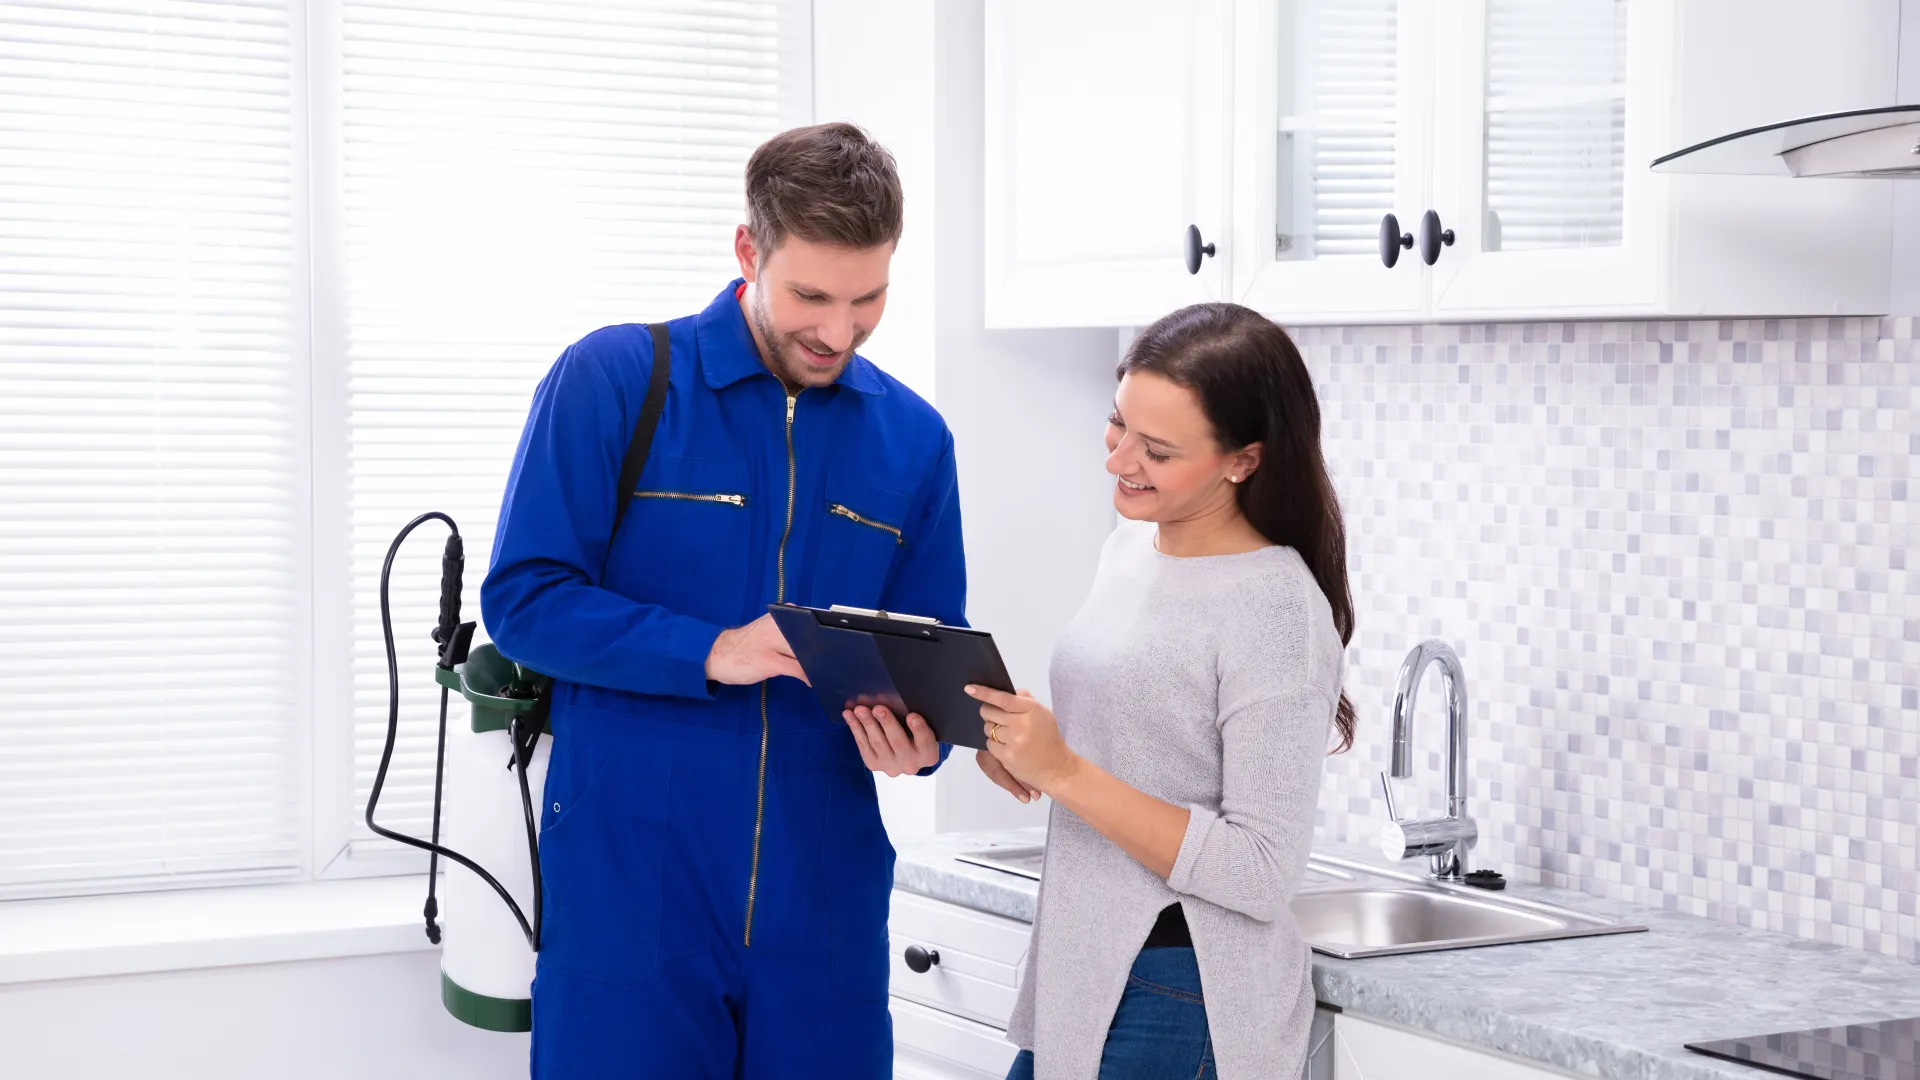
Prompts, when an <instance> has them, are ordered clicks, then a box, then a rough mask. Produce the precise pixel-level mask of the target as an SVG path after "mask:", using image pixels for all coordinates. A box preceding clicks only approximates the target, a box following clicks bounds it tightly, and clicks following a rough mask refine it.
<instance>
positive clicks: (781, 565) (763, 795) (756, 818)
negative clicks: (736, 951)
mask: <svg viewBox="0 0 1920 1080" xmlns="http://www.w3.org/2000/svg"><path fill="white" fill-rule="evenodd" d="M799 404H800V394H799V392H798V391H796V392H794V393H791V394H788V395H787V524H786V527H785V528H784V529H782V530H781V532H780V549H779V551H778V553H777V554H776V555H775V556H774V564H775V566H776V568H777V574H778V577H779V585H778V590H779V591H778V593H777V594H776V595H775V597H774V600H775V602H777V603H782V604H784V603H786V602H787V538H788V537H789V536H791V535H793V486H794V480H795V467H794V460H793V410H794V407H795V406H797V405H799ZM768 686H769V684H768V683H764V682H763V683H761V684H760V785H759V788H758V792H757V794H756V795H755V799H754V807H753V865H752V867H751V868H749V870H748V871H747V927H746V931H745V932H744V933H743V934H742V935H741V943H742V944H743V945H745V946H746V947H748V948H752V947H753V901H754V898H755V894H756V893H758V892H759V889H760V830H761V826H762V825H763V824H765V822H766V817H767V734H768V732H769V731H770V730H771V728H770V725H769V724H768V722H767V692H768Z"/></svg>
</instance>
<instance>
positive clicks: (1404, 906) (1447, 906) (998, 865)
mask: <svg viewBox="0 0 1920 1080" xmlns="http://www.w3.org/2000/svg"><path fill="white" fill-rule="evenodd" d="M1045 851H1046V849H1045V848H1042V847H1039V846H1036V845H1027V846H1020V847H1012V846H1009V847H1002V848H989V849H986V850H984V851H970V852H967V853H966V854H964V855H961V856H959V860H960V861H961V862H965V863H971V864H973V865H975V866H984V867H988V868H990V869H994V870H1002V871H1005V872H1007V873H1010V874H1017V875H1019V876H1021V877H1024V878H1030V879H1033V880H1038V879H1039V877H1040V869H1041V863H1042V860H1043V858H1044V855H1045ZM1292 906H1293V917H1294V919H1295V920H1296V921H1298V922H1299V924H1300V933H1301V935H1302V936H1303V937H1305V938H1306V939H1307V943H1308V944H1309V945H1311V946H1312V947H1313V949H1314V951H1315V952H1321V953H1325V954H1327V955H1328V956H1337V957H1340V958H1342V959H1347V960H1354V959H1359V958H1362V957H1368V956H1394V955H1398V954H1401V953H1418V952H1438V951H1440V950H1442V949H1469V948H1479V947H1483V946H1488V945H1512V944H1517V943H1519V942H1526V941H1553V940H1557V939H1560V938H1575V937H1592V936H1595V935H1600V934H1627V933H1633V932H1635V931H1641V930H1645V929H1646V927H1644V926H1633V925H1629V924H1626V923H1621V922H1616V921H1614V920H1612V919H1603V918H1600V917H1598V916H1594V915H1586V914H1583V913H1581V912H1578V911H1571V910H1568V909H1567V908H1563V907H1557V906H1555V905H1552V904H1542V903H1539V902H1538V901H1533V900H1522V899H1520V898H1519V897H1516V896H1507V895H1504V894H1501V893H1490V892H1486V891H1484V890H1481V889H1475V888H1471V887H1469V886H1465V885H1451V884H1446V883H1443V882H1437V881H1432V880H1430V879H1428V878H1425V877H1422V876H1417V875H1414V874H1402V873H1397V872H1395V871H1392V870H1385V869H1381V868H1379V867H1375V866H1368V865H1366V864H1364V863H1357V862H1349V861H1347V860H1345V859H1336V858H1333V857H1331V856H1326V855H1314V856H1313V857H1312V859H1311V860H1310V861H1309V862H1308V864H1307V873H1306V876H1305V879H1304V880H1303V881H1302V882H1301V885H1300V889H1299V891H1298V892H1296V893H1295V894H1294V898H1293V905H1292Z"/></svg>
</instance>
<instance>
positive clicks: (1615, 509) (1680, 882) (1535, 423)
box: [1296, 318, 1920, 959]
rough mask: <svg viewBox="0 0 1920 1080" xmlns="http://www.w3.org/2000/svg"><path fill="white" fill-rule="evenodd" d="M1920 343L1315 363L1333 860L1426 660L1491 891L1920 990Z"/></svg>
mask: <svg viewBox="0 0 1920 1080" xmlns="http://www.w3.org/2000/svg"><path fill="white" fill-rule="evenodd" d="M1916 321H1917V320H1915V319H1913V318H1897V319H1885V320H1876V319H1835V320H1827V319H1810V320H1791V321H1752V322H1678V323H1673V322H1663V323H1609V322H1592V323H1547V324H1503V325H1493V326H1396V327H1381V328H1365V329H1356V328H1309V329H1302V330H1300V331H1298V332H1297V333H1296V340H1297V341H1298V342H1299V344H1300V346H1301V348H1302V351H1303V353H1304V354H1305V355H1306V357H1307V360H1308V363H1309V365H1310V366H1311V368H1312V370H1313V374H1314V377H1315V379H1316V382H1317V384H1318V388H1319V391H1320V395H1321V399H1322V403H1323V413H1324V424H1325V445H1326V449H1327V454H1328V457H1329V460H1330V464H1331V467H1332V470H1333V473H1334V477H1335V481H1336V484H1337V485H1338V488H1339V490H1340V492H1341V496H1342V498H1343V500H1344V503H1345V507H1346V515H1347V518H1346V520H1347V527H1348V536H1349V552H1350V560H1351V579H1352V584H1353V592H1354V597H1355V601H1356V605H1357V617H1358V630H1357V633H1356V634H1355V637H1354V641H1353V647H1352V649H1351V651H1350V653H1349V661H1348V662H1349V670H1348V680H1347V688H1348V692H1349V693H1350V694H1351V695H1352V697H1353V698H1354V700H1355V702H1356V704H1357V705H1358V706H1359V710H1360V717H1361V720H1360V734H1359V745H1358V747H1357V748H1356V749H1355V750H1354V751H1353V752H1352V753H1350V754H1347V755H1345V756H1342V757H1338V758H1335V759H1332V761H1331V763H1330V765H1329V768H1328V776H1327V782H1326V787H1325V790H1324V794H1323V797H1322V799H1321V804H1320V825H1321V829H1322V831H1323V833H1324V834H1327V835H1333V836H1339V837H1343V838H1346V839H1351V840H1356V841H1367V842H1371V841H1372V839H1373V838H1374V837H1375V835H1376V834H1377V831H1378V826H1379V823H1380V822H1381V820H1382V819H1383V810H1382V803H1381V801H1380V798H1379V780H1378V774H1379V772H1380V770H1382V769H1383V768H1385V766H1386V760H1387V758H1386V743H1387V726H1388V714H1389V701H1390V698H1391V693H1392V686H1393V683H1394V680H1395V678H1396V674H1397V671H1398V668H1399V665H1400V662H1401V660H1402V658H1403V657H1404V655H1405V654H1406V652H1407V650H1408V649H1410V648H1411V647H1412V646H1413V645H1414V644H1415V643H1416V642H1417V641H1419V640H1420V639H1422V638H1426V637H1440V638H1444V639H1445V640H1447V641H1449V642H1451V643H1452V644H1453V645H1454V647H1455V648H1456V649H1457V650H1459V652H1460V655H1461V658H1462V661H1463V662H1464V665H1465V668H1466V674H1467V689H1468V693H1469V697H1470V702H1471V705H1470V711H1471V723H1470V725H1469V730H1470V738H1471V744H1470V758H1471V782H1472V787H1471V800H1470V810H1471V812H1472V814H1473V815H1474V816H1475V817H1476V818H1478V819H1479V821H1480V827H1481V837H1482V839H1481V845H1480V848H1479V852H1478V861H1479V864H1480V865H1483V866H1488V867H1492V868H1495V869H1500V870H1504V871H1506V872H1507V873H1509V874H1511V875H1514V876H1516V877H1519V878H1522V879H1538V880H1542V881H1545V882H1548V883H1551V884H1558V885H1567V886H1572V887H1574V888H1578V889H1582V890H1585V891H1588V892H1593V893H1599V894H1604V895H1610V896H1617V897H1622V898H1625V899H1629V900H1634V901H1638V902H1641V903H1647V904H1652V905H1655V906H1662V907H1667V908H1672V909H1678V910H1681V911H1686V912H1691V913H1695V914H1700V915H1706V916H1711V917H1714V918H1719V919H1724V920H1728V921H1732V922H1738V923H1742V924H1745V925H1751V926H1759V927H1765V928H1769V929H1776V930H1783V931H1786V932H1788V933H1792V934H1797V935H1800V936H1803V937H1808V938H1813V939H1816V940H1821V941H1832V942H1837V943H1841V944H1845V945H1850V946H1855V947H1861V948H1866V949H1870V950H1875V951H1879V952H1884V953H1888V954H1892V955H1897V956H1903V957H1908V958H1913V959H1920V921H1917V920H1916V897H1920V568H1916V567H1913V566H1910V562H1909V560H1910V559H1912V558H1914V556H1912V555H1910V554H1909V552H1910V551H1911V550H1912V549H1913V548H1914V547H1915V541H1916V540H1920V526H1917V525H1916V522H1917V521H1920V518H1916V514H1915V511H1914V507H1915V502H1914V499H1915V493H1914V492H1913V490H1912V484H1913V480H1912V476H1913V472H1914V469H1913V464H1912V462H1913V460H1914V455H1915V454H1916V453H1920V434H1916V432H1920V397H1916V391H1915V389H1914V387H1915V386H1916V384H1920V351H1917V349H1916V341H1915V339H1916ZM1418 719H1419V721H1420V723H1419V727H1420V730H1419V731H1417V732H1416V736H1417V738H1416V741H1417V743H1418V744H1419V748H1420V750H1421V751H1422V753H1420V754H1419V755H1418V756H1417V757H1416V772H1415V778H1414V779H1413V780H1412V781H1410V782H1404V783H1403V787H1402V794H1403V795H1404V796H1407V797H1409V798H1411V796H1412V794H1413V792H1414V791H1416V790H1417V791H1418V793H1419V802H1420V803H1422V804H1424V805H1425V806H1426V808H1427V809H1429V810H1435V809H1437V803H1438V799H1439V789H1440V774H1439V768H1440V762H1441V760H1442V757H1441V755H1442V751H1443V744H1444V740H1443V737H1442V735H1443V731H1442V729H1443V727H1444V724H1443V721H1442V717H1441V694H1440V693H1439V692H1438V687H1437V679H1435V678H1433V677H1429V680H1428V685H1427V686H1426V688H1425V696H1424V698H1423V704H1422V706H1421V708H1420V715H1419V717H1418ZM1403 812H1405V811H1404V810H1403Z"/></svg>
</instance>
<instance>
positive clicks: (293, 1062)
mask: <svg viewBox="0 0 1920 1080" xmlns="http://www.w3.org/2000/svg"><path fill="white" fill-rule="evenodd" d="M527 1048H528V1036H526V1035H502V1034H499V1033H496V1032H491V1031H480V1030H478V1029H476V1028H470V1027H467V1026H466V1025H464V1024H462V1023H460V1022H459V1021H458V1020H455V1019H454V1018H453V1017H451V1016H448V1015H447V1012H446V1010H445V1009H443V1008H441V1007H440V953H439V950H437V949H434V950H427V949H419V950H412V951H408V952H404V953H390V954H386V955H379V956H353V957H343V958H341V959H338V960H314V961H306V962H302V963H289V964H254V965H249V966H242V967H225V968H209V969H202V970H194V971H175V972H163V973H159V974H152V975H128V976H121V977H117V978H102V979H73V980H67V981H62V982H37V983H24V984H16V985H11V986H0V1076H5V1077H8V1078H9V1080H52V1078H54V1077H67V1078H82V1080H228V1078H233V1080H240V1078H242V1077H244V1078H247V1080H259V1078H271V1080H342V1078H347V1077H351V1078H353V1080H450V1078H453V1077H459V1078H460V1080H515V1078H524V1077H525V1076H526V1075H527Z"/></svg>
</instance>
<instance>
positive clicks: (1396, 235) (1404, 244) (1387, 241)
mask: <svg viewBox="0 0 1920 1080" xmlns="http://www.w3.org/2000/svg"><path fill="white" fill-rule="evenodd" d="M1412 246H1413V234H1412V233H1403V232H1401V231H1400V219H1399V218H1397V217H1394V216H1393V215H1392V214H1388V215H1387V216H1386V217H1383V218H1381V219H1380V261H1381V263H1383V264H1384V265H1385V266H1386V268H1387V269H1389V270H1391V269H1393V264H1394V263H1397V262H1399V261H1400V249H1401V248H1410V247H1412Z"/></svg>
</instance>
